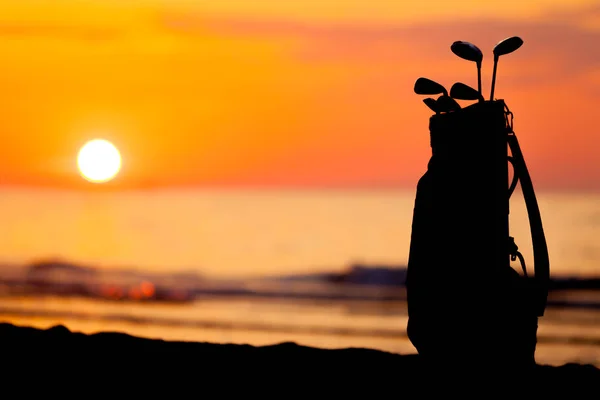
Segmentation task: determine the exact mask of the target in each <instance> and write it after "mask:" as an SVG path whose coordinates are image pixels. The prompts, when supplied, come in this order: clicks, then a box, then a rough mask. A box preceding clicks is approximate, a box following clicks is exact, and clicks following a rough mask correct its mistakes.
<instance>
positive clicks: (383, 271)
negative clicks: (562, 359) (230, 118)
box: [0, 260, 600, 309]
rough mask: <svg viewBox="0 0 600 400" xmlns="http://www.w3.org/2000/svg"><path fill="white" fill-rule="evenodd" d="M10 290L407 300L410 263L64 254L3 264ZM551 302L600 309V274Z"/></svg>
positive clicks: (575, 281) (567, 282) (556, 289)
mask: <svg viewBox="0 0 600 400" xmlns="http://www.w3.org/2000/svg"><path fill="white" fill-rule="evenodd" d="M0 271H1V272H0V293H2V294H3V295H5V296H40V295H53V296H64V297H68V296H79V297H88V298H94V299H102V300H110V301H136V302H169V303H176V302H184V303H185V302H192V301H194V300H196V299H198V298H203V297H216V296H218V297H262V298H287V299H313V300H319V299H322V300H357V301H358V300H361V301H405V300H406V289H405V286H404V282H405V280H406V267H405V266H402V265H375V264H373V265H371V264H351V265H349V266H347V267H346V268H345V269H344V270H342V271H340V272H328V271H323V272H319V273H309V274H293V275H278V276H268V277H261V278H251V279H243V278H240V279H228V280H223V279H216V278H209V277H206V276H203V275H201V274H199V273H196V272H175V273H168V274H167V273H165V274H157V273H148V272H143V271H140V270H135V269H126V268H110V269H107V268H98V267H94V266H88V265H81V264H75V263H70V262H65V261H62V260H42V261H36V262H33V263H30V264H27V265H22V266H15V265H0ZM550 290H551V292H550V296H549V302H548V305H549V306H551V307H562V308H564V307H576V308H596V309H600V277H588V278H581V277H568V276H564V277H553V279H552V282H551V286H550Z"/></svg>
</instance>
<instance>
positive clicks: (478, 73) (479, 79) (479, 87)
mask: <svg viewBox="0 0 600 400" xmlns="http://www.w3.org/2000/svg"><path fill="white" fill-rule="evenodd" d="M477 90H479V94H481V65H478V66H477Z"/></svg>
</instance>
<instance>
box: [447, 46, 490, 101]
mask: <svg viewBox="0 0 600 400" xmlns="http://www.w3.org/2000/svg"><path fill="white" fill-rule="evenodd" d="M450 50H452V52H453V53H454V54H456V55H457V56H459V57H460V58H462V59H463V60H468V61H475V62H476V63H477V90H479V93H482V92H481V62H482V60H483V53H482V52H481V50H479V48H478V47H477V46H475V45H474V44H472V43H469V42H463V41H461V40H459V41H456V42H454V43H452V46H450Z"/></svg>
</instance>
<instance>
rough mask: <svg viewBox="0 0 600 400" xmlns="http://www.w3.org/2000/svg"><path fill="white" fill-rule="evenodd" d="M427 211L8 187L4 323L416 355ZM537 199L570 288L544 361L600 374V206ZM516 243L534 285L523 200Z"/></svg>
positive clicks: (562, 279)
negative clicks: (414, 330)
mask: <svg viewBox="0 0 600 400" xmlns="http://www.w3.org/2000/svg"><path fill="white" fill-rule="evenodd" d="M414 197H415V192H414V190H408V189H407V190H404V189H403V190H400V189H393V190H392V189H381V190H366V189H239V188H238V189H207V188H204V189H176V190H175V189H156V190H143V191H123V192H108V191H106V192H90V191H88V192H84V191H68V190H51V189H37V188H36V189H31V188H14V187H10V188H6V187H4V188H1V189H0V322H10V323H14V324H17V325H21V326H35V327H40V328H47V327H50V326H54V325H58V324H62V325H65V326H67V327H68V328H69V329H71V330H74V331H80V332H85V333H94V332H100V331H119V332H126V333H129V334H132V335H137V336H143V337H149V338H161V339H165V340H185V341H209V342H215V343H243V344H252V345H269V344H275V343H281V342H296V343H299V344H302V345H307V346H316V347H321V348H347V347H366V348H374V349H380V350H384V351H389V352H394V353H400V354H412V353H416V350H415V348H414V347H413V346H412V344H411V343H410V341H409V340H408V338H407V336H406V323H407V319H408V316H407V307H406V296H405V288H404V276H405V272H406V264H407V260H408V251H409V245H410V234H411V223H412V212H413V206H414ZM537 197H538V203H539V207H540V211H541V214H542V219H543V224H544V230H545V233H546V239H547V243H548V248H549V253H550V266H551V277H552V278H553V280H554V281H555V282H556V284H555V286H554V289H553V290H552V291H551V292H550V295H549V303H548V307H547V309H546V313H545V315H544V316H543V317H541V318H540V321H539V329H538V345H537V350H536V360H537V362H538V363H541V364H548V365H563V364H566V363H581V364H593V365H596V366H599V367H600V284H599V281H600V194H598V193H577V192H551V191H541V192H538V193H537ZM510 233H511V236H513V237H514V238H515V241H516V243H517V245H518V246H519V250H520V251H521V253H522V254H523V256H524V258H525V260H526V263H527V265H528V266H529V268H530V270H531V268H532V266H533V253H532V247H531V236H530V231H529V223H528V218H527V211H526V208H525V204H524V202H523V199H522V195H521V193H520V192H519V190H518V189H517V191H515V193H514V194H513V196H512V198H511V208H510ZM514 267H515V269H518V266H516V265H515V266H514Z"/></svg>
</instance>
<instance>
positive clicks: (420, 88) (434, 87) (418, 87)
mask: <svg viewBox="0 0 600 400" xmlns="http://www.w3.org/2000/svg"><path fill="white" fill-rule="evenodd" d="M414 90H415V93H416V94H427V95H432V94H440V93H442V94H443V95H445V96H448V91H447V90H446V88H444V87H443V86H442V85H440V84H439V83H437V82H434V81H432V80H431V79H427V78H419V79H417V81H416V82H415V89H414Z"/></svg>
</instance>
